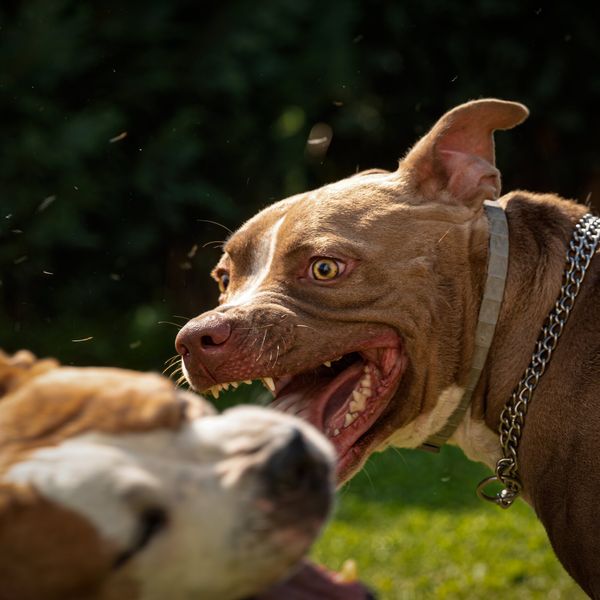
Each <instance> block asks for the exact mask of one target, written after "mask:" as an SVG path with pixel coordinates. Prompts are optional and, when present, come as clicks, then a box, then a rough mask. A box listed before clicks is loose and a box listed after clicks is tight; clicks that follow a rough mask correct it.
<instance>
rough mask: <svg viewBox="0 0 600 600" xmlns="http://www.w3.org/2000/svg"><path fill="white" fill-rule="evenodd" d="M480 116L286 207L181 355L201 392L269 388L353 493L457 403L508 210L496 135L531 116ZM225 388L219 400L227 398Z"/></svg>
mask: <svg viewBox="0 0 600 600" xmlns="http://www.w3.org/2000/svg"><path fill="white" fill-rule="evenodd" d="M527 114H528V113H527V109H526V108H525V107H524V106H523V105H521V104H517V103H514V102H505V101H500V100H479V101H474V102H470V103H467V104H465V105H462V106H459V107H457V108H455V109H454V110H452V111H450V112H449V113H447V114H446V115H444V116H443V117H442V118H441V119H440V121H439V122H438V123H436V125H435V126H434V127H433V129H432V130H431V131H430V132H429V133H428V134H427V135H426V136H425V137H424V138H423V139H421V140H420V141H419V142H418V143H417V144H416V146H415V147H414V148H413V149H412V150H411V151H410V152H409V153H408V155H407V156H406V157H405V158H404V159H403V160H402V161H401V162H400V165H399V168H398V170H396V171H394V172H385V171H379V170H375V171H367V172H364V173H360V174H358V175H355V176H353V177H350V178H348V179H344V180H342V181H339V182H337V183H333V184H331V185H326V186H324V187H322V188H320V189H317V190H315V191H312V192H308V193H305V194H300V195H297V196H294V197H292V198H288V199H286V200H283V201H280V202H277V203H276V204H274V205H272V206H270V207H268V208H266V209H265V210H263V211H262V212H260V213H259V214H258V215H256V216H255V217H254V218H252V219H251V220H250V221H248V222H247V223H245V224H244V225H243V226H242V227H241V228H240V229H239V230H238V231H236V232H235V233H234V234H233V235H232V236H231V237H230V239H229V240H228V241H227V243H226V245H225V248H224V250H225V251H224V254H223V256H222V258H221V260H220V262H219V264H218V265H217V267H216V268H215V270H214V272H213V276H214V278H215V279H216V280H217V283H218V284H219V286H220V289H221V298H220V306H219V307H217V308H216V309H215V310H212V311H210V312H208V313H205V314H203V315H200V316H199V317H197V318H195V319H192V320H191V321H190V322H189V323H188V324H187V325H186V326H185V327H184V328H183V329H182V330H181V331H180V333H179V335H178V337H177V341H176V347H177V350H178V352H179V353H180V354H181V355H182V361H183V366H184V372H185V373H186V375H187V378H188V380H189V382H190V383H191V384H192V385H193V386H194V387H195V388H196V389H198V390H206V389H208V388H211V387H212V389H213V390H214V391H218V390H219V389H220V386H219V384H221V383H224V382H237V381H239V380H248V379H258V378H264V380H265V381H266V382H267V384H268V385H269V387H271V388H272V389H274V394H275V400H274V404H273V406H275V407H277V408H280V409H282V410H284V411H287V412H291V413H293V414H297V415H300V416H302V417H304V418H306V419H308V420H309V421H310V422H312V423H313V424H314V425H316V426H317V427H318V428H319V429H320V430H321V431H323V432H325V433H326V434H327V436H328V437H329V438H330V439H331V440H332V441H333V443H334V445H335V447H336V450H337V453H338V459H339V462H338V468H339V477H340V479H342V480H344V479H346V478H348V477H349V476H351V474H352V473H354V472H355V471H356V470H357V469H358V468H360V466H361V465H362V463H363V462H364V460H365V459H366V457H367V456H368V455H369V454H370V453H371V452H372V451H373V450H375V449H378V448H381V447H383V446H385V445H386V444H388V443H391V442H394V443H396V444H398V445H404V446H418V445H419V444H420V443H422V442H423V441H424V440H425V439H426V438H427V437H428V435H429V434H431V433H434V429H435V427H436V426H437V424H438V423H440V422H442V423H443V420H444V418H445V417H447V416H448V415H449V414H450V413H451V412H452V410H453V408H454V406H456V403H457V402H458V401H459V398H460V395H461V390H460V388H459V382H461V381H464V378H465V375H466V373H467V372H468V368H469V357H470V355H471V354H472V350H473V338H474V329H475V324H476V315H477V310H478V306H479V299H480V298H481V295H482V282H483V277H484V273H485V264H486V257H487V220H486V218H485V216H484V214H483V208H482V205H483V201H484V200H485V199H487V198H489V199H494V198H497V197H498V195H499V193H500V174H499V172H498V170H497V169H496V166H495V159H494V140H493V132H494V130H496V129H509V128H511V127H513V126H515V125H517V124H518V123H520V122H521V121H522V120H523V119H524V118H525V117H526V116H527ZM215 386H216V387H215Z"/></svg>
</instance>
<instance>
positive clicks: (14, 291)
mask: <svg viewBox="0 0 600 600" xmlns="http://www.w3.org/2000/svg"><path fill="white" fill-rule="evenodd" d="M599 59H600V45H599V44H598V39H597V24H596V22H595V21H594V20H593V19H592V18H586V17H585V16H584V15H583V14H582V12H581V11H577V10H572V7H570V6H567V5H565V4H564V3H562V4H554V5H553V6H549V5H548V3H539V2H538V3H531V2H523V1H522V0H479V1H477V2H473V1H471V2H463V1H459V0H446V1H444V2H440V1H439V0H418V1H417V0H405V1H403V2H384V1H376V0H372V1H367V0H354V1H351V2H350V1H347V0H331V1H329V2H319V1H316V0H263V1H261V2H254V1H249V0H229V1H228V2H218V3H217V2H195V1H192V0H169V1H167V0H143V1H142V0H128V2H123V1H122V0H119V1H117V0H102V1H99V2H76V1H75V0H28V1H27V2H19V1H17V0H3V1H2V4H1V5H0V109H1V110H0V122H1V131H2V139H3V143H2V157H1V160H0V185H1V186H2V187H1V195H0V284H1V285H0V311H1V312H0V345H1V346H3V347H4V348H6V349H8V350H15V349H17V348H19V347H27V348H30V349H32V350H33V351H35V352H36V353H38V354H41V355H46V354H48V355H53V356H57V357H59V358H60V359H61V360H63V361H64V362H67V363H68V362H72V363H75V364H90V363H96V364H106V363H110V364H115V365H119V366H130V367H136V368H143V369H161V368H162V365H163V362H164V360H165V359H166V358H168V357H169V356H170V355H171V354H173V350H172V342H173V338H174V335H175V331H176V330H175V327H174V326H173V325H170V324H168V323H166V322H171V323H175V324H177V323H182V322H183V318H186V317H191V316H193V315H195V314H198V313H199V312H201V311H203V310H205V309H206V308H207V307H208V306H210V305H212V304H214V302H215V299H216V288H215V286H214V284H213V283H212V282H211V281H209V279H208V276H207V274H208V271H209V269H210V267H211V266H212V264H214V262H216V260H217V258H218V255H219V250H218V247H216V246H217V242H219V241H221V240H223V239H224V238H225V237H226V236H227V231H226V228H235V227H236V226H237V225H238V224H240V223H241V222H242V221H243V220H244V219H246V218H247V217H248V216H250V215H251V214H253V213H254V212H256V211H257V210H258V209H259V208H261V207H263V206H265V205H266V204H269V203H270V202H272V201H273V200H275V199H278V198H281V197H284V196H287V195H290V194H293V193H296V192H299V191H302V190H305V189H307V188H311V187H315V186H319V185H321V184H324V183H326V182H329V181H332V180H335V179H338V178H341V177H344V176H347V175H349V174H351V173H353V172H354V171H356V170H357V169H363V168H367V167H374V166H378V167H384V168H389V169H394V168H395V165H396V161H397V159H398V158H399V157H400V156H401V155H402V154H403V153H404V152H405V151H406V149H407V148H408V147H409V146H410V145H411V144H412V143H414V141H415V140H416V139H417V138H418V136H420V135H421V134H422V133H424V132H425V131H426V130H427V128H428V127H429V126H430V125H431V124H432V123H433V121H434V120H435V119H437V118H438V117H439V116H440V115H441V114H442V113H443V112H444V111H445V110H447V109H449V108H451V107H452V106H454V105H455V104H457V103H460V102H463V101H465V100H468V99H472V98H477V97H481V96H498V97H502V98H507V99H517V100H520V101H522V102H525V103H526V104H527V105H528V106H529V107H530V108H531V110H532V116H531V118H530V120H529V121H528V122H526V124H525V125H523V126H522V127H520V128H518V129H517V130H515V131H514V132H512V133H510V134H499V135H498V136H497V139H498V162H499V165H500V167H501V169H502V171H503V174H504V184H505V190H508V189H511V188H514V187H527V188H530V189H534V190H540V191H554V192H559V193H561V194H564V195H567V196H570V197H576V198H578V199H579V200H581V201H586V199H588V200H589V199H591V201H592V202H594V201H595V200H597V199H598V194H599V192H600V144H599V143H598V140H597V138H596V135H595V134H597V128H596V125H597V117H596V115H597V107H598V106H599V105H600V71H599V70H598V68H597V65H598V64H599V63H600V60H599ZM317 124H320V125H319V127H320V129H319V128H317V129H315V130H313V127H315V125H317ZM311 130H313V134H314V135H317V137H318V135H321V133H319V132H323V131H324V132H325V134H326V137H328V136H329V135H330V133H329V132H331V134H332V139H331V143H330V145H329V146H328V148H327V152H326V153H325V152H320V153H319V152H316V153H315V152H312V153H311V152H307V140H308V138H309V135H310V132H311ZM315 132H316V133H315ZM326 146H327V145H325V147H324V148H323V150H324V149H325V148H326ZM308 148H309V150H310V149H311V146H310V145H309V146H308ZM212 221H214V222H216V223H219V224H221V225H222V226H220V225H217V224H214V223H212ZM212 242H214V243H212ZM90 338H91V339H90ZM73 340H87V341H85V342H76V341H73Z"/></svg>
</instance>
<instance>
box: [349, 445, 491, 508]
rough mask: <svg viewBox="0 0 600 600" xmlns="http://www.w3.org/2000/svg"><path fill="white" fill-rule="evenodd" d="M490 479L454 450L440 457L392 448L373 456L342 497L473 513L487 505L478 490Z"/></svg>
mask: <svg viewBox="0 0 600 600" xmlns="http://www.w3.org/2000/svg"><path fill="white" fill-rule="evenodd" d="M488 475H490V471H489V469H488V468H487V467H485V466H484V465H481V464H479V463H474V462H472V461H470V460H469V459H467V458H466V457H465V456H464V454H463V453H462V451H461V450H459V449H458V448H455V447H452V446H445V447H443V448H442V450H441V452H440V453H439V454H430V453H428V452H424V451H422V450H404V449H395V448H389V449H388V450H386V451H385V452H383V453H381V454H375V455H373V456H371V458H370V459H369V461H368V462H367V464H366V465H365V467H364V468H363V470H362V471H361V472H359V473H358V474H357V475H356V476H355V477H354V478H353V479H352V480H351V481H350V482H348V483H347V484H346V485H345V486H344V487H343V488H342V489H341V490H340V495H341V497H342V498H343V501H344V502H345V501H346V500H347V499H346V496H353V497H355V498H357V499H359V500H360V501H361V502H368V503H374V504H393V505H394V506H396V507H399V506H414V505H418V506H421V507H423V508H428V509H436V508H437V509H444V510H448V509H451V510H453V511H456V510H461V509H463V510H472V509H473V508H475V507H477V506H482V504H484V503H483V502H482V501H481V500H480V499H479V498H478V497H477V495H476V494H475V488H476V486H477V484H478V483H479V482H480V481H481V479H483V478H484V477H487V476H488Z"/></svg>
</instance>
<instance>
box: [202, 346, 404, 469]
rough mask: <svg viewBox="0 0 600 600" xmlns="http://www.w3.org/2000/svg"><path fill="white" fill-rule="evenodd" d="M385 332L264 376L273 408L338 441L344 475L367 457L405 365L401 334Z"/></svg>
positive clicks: (214, 390)
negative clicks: (304, 366) (311, 363)
mask: <svg viewBox="0 0 600 600" xmlns="http://www.w3.org/2000/svg"><path fill="white" fill-rule="evenodd" d="M386 337H387V338H388V339H386V340H385V345H375V344H376V343H377V342H376V341H375V340H373V341H371V342H370V343H368V344H364V345H363V346H362V348H361V349H357V350H354V351H351V352H349V353H347V354H344V355H342V356H337V357H332V358H331V359H328V360H324V361H322V362H319V363H318V365H317V366H315V367H313V368H311V369H308V370H304V371H302V372H299V373H296V374H290V375H282V376H273V377H268V376H267V377H262V378H261V379H262V381H263V383H264V384H265V386H266V387H267V388H268V389H269V390H270V391H271V392H272V393H273V395H274V399H273V401H272V402H271V404H270V407H271V408H275V409H277V410H281V411H284V412H286V413H289V414H293V415H296V416H298V417H301V418H303V419H304V420H306V421H309V422H310V423H312V424H313V425H314V426H315V427H317V428H318V429H319V430H320V431H321V432H323V433H324V434H325V435H326V436H327V437H328V438H329V439H330V441H331V442H332V443H333V444H334V446H335V448H336V451H337V455H338V478H339V480H340V481H343V480H345V479H347V478H348V476H349V475H350V474H351V473H352V472H353V471H355V470H356V469H357V468H358V467H359V466H360V464H361V463H362V462H363V461H364V459H365V458H366V454H367V451H368V450H369V448H370V447H371V446H372V445H373V444H372V441H373V438H374V437H375V438H376V437H377V436H376V435H375V433H376V430H378V429H379V425H381V423H380V421H383V419H381V417H382V415H384V413H386V412H387V411H386V409H387V408H388V406H389V405H390V402H391V400H392V398H393V397H394V394H395V392H396V390H397V388H398V385H399V383H400V380H401V378H402V374H403V373H404V370H405V368H406V363H407V359H406V354H405V352H404V349H403V346H402V344H401V342H400V340H399V339H398V338H397V336H394V339H393V340H390V339H389V336H386ZM380 343H381V342H380ZM239 383H241V382H230V383H222V384H217V385H215V386H213V387H212V388H211V389H210V391H211V392H212V393H213V395H214V396H217V395H218V393H219V392H220V391H221V390H222V389H228V388H229V386H233V387H237V386H238V385H239ZM243 383H250V381H245V382H243Z"/></svg>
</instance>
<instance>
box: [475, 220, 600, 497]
mask: <svg viewBox="0 0 600 600" xmlns="http://www.w3.org/2000/svg"><path fill="white" fill-rule="evenodd" d="M599 239H600V218H598V217H594V216H593V215H591V214H589V213H588V214H586V215H584V216H583V217H582V218H581V220H580V221H579V222H578V223H577V225H576V226H575V231H574V232H573V236H572V238H571V241H570V242H569V247H568V249H567V257H566V262H567V264H566V268H565V273H564V277H563V284H562V287H561V290H560V295H559V297H558V299H557V300H556V302H555V304H554V307H553V308H552V310H551V311H550V314H549V315H548V317H547V319H546V322H545V323H544V326H543V328H542V332H541V334H540V336H539V338H538V340H537V342H536V344H535V349H534V351H533V355H532V357H531V363H530V364H529V366H528V367H527V370H526V371H525V373H524V375H523V378H522V379H521V381H520V382H519V384H518V385H517V387H516V388H515V389H514V391H513V393H512V395H511V397H510V399H509V400H508V402H507V403H506V405H505V407H504V410H503V411H502V413H501V414H500V427H499V433H500V445H501V446H502V453H503V457H502V458H501V459H500V460H499V461H498V462H497V463H496V471H495V475H493V476H491V477H488V478H487V479H484V480H483V481H482V482H481V483H480V484H479V486H478V487H477V493H478V495H479V496H480V497H481V498H483V499H484V500H489V501H490V502H495V503H496V504H498V505H499V506H501V507H502V508H508V507H509V506H510V505H511V504H512V503H513V502H514V501H515V500H516V498H517V497H518V496H519V494H520V493H521V489H522V483H521V480H520V479H519V473H518V471H519V461H518V455H517V454H518V448H519V442H520V440H521V435H522V433H523V426H524V425H525V415H526V414H527V408H528V407H529V403H530V402H531V398H532V396H533V392H534V390H535V388H536V387H537V385H538V382H539V380H540V378H541V376H542V375H543V374H544V371H545V370H546V367H547V365H548V363H549V361H550V358H551V357H552V353H553V352H554V349H555V348H556V345H557V344H558V339H559V338H560V336H561V334H562V332H563V329H564V327H565V324H566V322H567V319H568V318H569V315H570V313H571V310H572V308H573V305H574V304H575V298H576V297H577V294H578V293H579V289H580V287H581V284H582V282H583V279H584V277H585V274H586V271H587V268H588V266H589V264H590V261H591V260H592V258H593V256H594V254H595V253H596V248H597V246H598V241H599ZM494 481H496V482H500V483H501V484H502V485H503V486H504V489H502V490H501V491H500V492H498V493H497V494H496V495H495V496H490V495H488V494H486V493H485V491H484V488H485V487H486V486H487V485H488V484H489V483H492V482H494Z"/></svg>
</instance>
